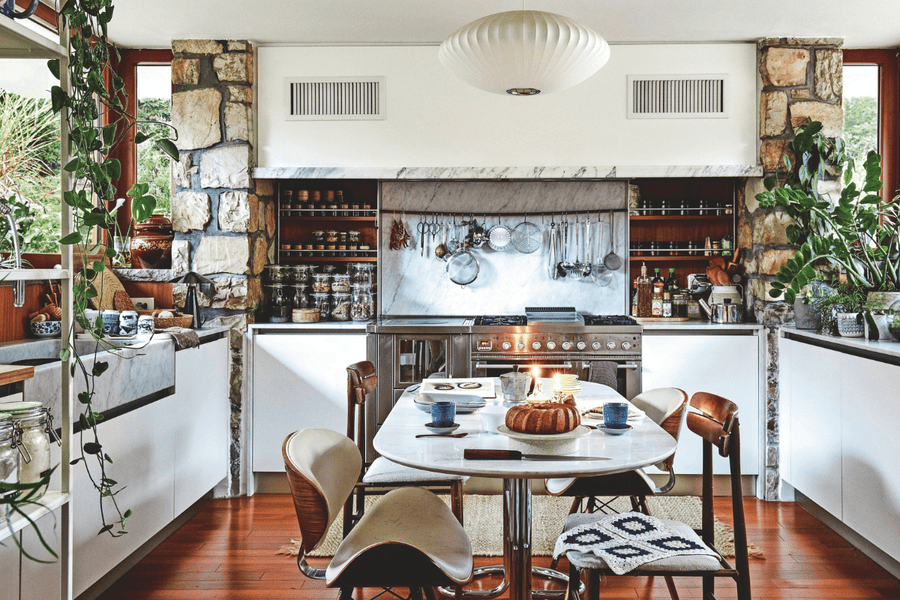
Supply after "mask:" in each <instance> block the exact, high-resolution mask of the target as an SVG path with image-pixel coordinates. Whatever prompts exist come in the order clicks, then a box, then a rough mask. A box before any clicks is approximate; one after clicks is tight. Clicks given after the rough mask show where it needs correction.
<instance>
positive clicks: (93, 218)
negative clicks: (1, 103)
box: [48, 0, 178, 537]
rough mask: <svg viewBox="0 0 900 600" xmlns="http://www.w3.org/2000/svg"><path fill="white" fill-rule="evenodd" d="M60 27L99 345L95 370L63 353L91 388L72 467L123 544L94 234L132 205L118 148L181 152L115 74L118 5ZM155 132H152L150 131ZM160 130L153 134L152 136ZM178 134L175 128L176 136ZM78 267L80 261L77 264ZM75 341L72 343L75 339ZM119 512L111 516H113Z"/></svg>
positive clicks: (78, 213) (142, 209)
mask: <svg viewBox="0 0 900 600" xmlns="http://www.w3.org/2000/svg"><path fill="white" fill-rule="evenodd" d="M59 14H60V27H61V28H62V27H67V28H68V31H69V57H68V65H67V71H66V72H64V73H61V72H60V69H61V65H60V61H59V60H51V61H49V63H48V66H49V68H50V71H51V72H52V73H53V75H54V76H55V77H56V78H57V79H60V78H61V76H62V77H64V78H66V79H67V80H68V90H66V89H64V86H62V85H56V86H53V88H52V89H51V101H52V104H53V110H54V111H56V112H61V114H62V115H63V118H64V119H65V121H66V123H67V124H68V130H69V145H68V148H67V150H68V154H69V160H68V162H67V164H65V165H64V166H63V169H64V170H65V171H66V172H68V173H70V174H71V181H73V182H74V184H73V189H64V190H62V197H63V201H64V202H65V203H66V204H67V205H69V206H70V207H71V209H72V214H73V220H74V227H73V229H72V232H71V233H69V234H68V235H66V236H65V237H63V238H62V239H61V240H60V244H64V245H76V246H75V248H76V250H77V252H78V253H79V254H81V258H82V260H81V261H80V264H81V267H80V269H79V271H78V273H77V274H76V275H77V276H76V281H75V283H74V286H73V289H74V320H75V321H76V322H77V323H78V324H79V325H80V326H81V327H82V328H83V329H84V330H85V331H86V332H88V333H90V334H91V336H92V337H93V339H94V340H95V341H96V343H95V344H93V345H92V352H91V354H93V356H94V361H93V364H92V365H91V366H90V367H89V366H88V364H87V362H86V361H85V360H83V359H84V358H85V357H86V356H87V354H85V355H84V356H82V355H81V354H79V352H78V347H76V346H75V345H74V344H69V345H67V346H65V347H63V349H62V350H61V358H62V359H63V360H64V361H65V360H68V359H69V357H70V356H71V357H72V359H73V361H74V367H73V368H74V370H75V371H77V373H78V375H79V377H80V378H81V379H83V381H84V391H82V392H80V393H79V394H78V402H79V403H80V407H81V408H80V414H79V416H78V422H79V425H80V438H79V441H80V443H79V446H80V452H78V453H77V454H76V456H75V458H74V459H73V460H72V461H71V463H72V464H73V465H75V464H79V463H81V464H82V465H83V466H84V468H85V469H86V471H87V474H88V477H89V478H90V480H91V482H92V484H93V486H94V488H95V489H96V490H97V492H98V493H99V496H100V502H99V504H100V516H101V520H102V523H103V526H102V528H101V529H100V531H99V533H100V534H102V533H109V534H110V535H112V536H113V537H117V536H120V535H123V534H125V533H127V531H126V528H125V521H126V519H127V518H128V517H129V516H130V515H131V511H130V510H122V508H121V507H119V505H118V502H117V500H116V495H117V494H118V492H119V491H121V490H122V488H123V485H122V484H120V483H119V482H117V481H115V480H113V479H112V478H111V477H109V475H108V473H107V466H108V465H109V464H112V462H113V461H112V457H110V456H109V454H107V453H106V452H105V451H104V449H103V444H102V443H101V441H100V438H99V436H98V432H97V424H98V423H99V422H100V420H101V419H102V418H103V416H102V415H101V414H100V413H98V412H96V411H95V410H94V406H93V400H94V394H95V391H96V386H95V380H96V378H97V377H100V376H101V375H102V374H103V373H104V372H105V371H106V370H107V368H108V367H109V363H107V362H105V361H101V360H98V359H97V358H98V357H97V353H98V352H99V351H100V350H101V348H102V349H112V346H111V344H109V342H108V340H106V339H105V337H104V334H103V322H102V319H100V318H99V317H98V318H97V319H95V320H88V318H87V317H86V315H85V310H86V309H87V308H88V302H89V301H90V300H91V299H96V298H98V296H99V295H100V294H101V293H102V289H101V290H98V289H97V288H96V287H95V285H94V284H93V283H92V280H94V278H95V277H96V276H97V275H98V274H99V273H101V272H102V271H103V270H104V269H105V268H106V266H105V264H104V262H103V260H93V261H91V260H90V259H89V258H88V257H89V256H90V254H92V253H91V251H90V247H91V245H92V239H94V238H93V236H94V232H95V231H97V230H98V228H99V229H100V230H106V231H107V232H108V234H109V236H108V238H107V239H114V236H115V235H116V234H119V235H121V232H118V231H116V213H117V212H118V211H119V209H120V208H121V206H122V203H123V202H124V200H123V199H116V187H115V183H116V181H117V180H118V179H119V177H120V176H121V174H122V165H121V164H120V162H119V161H118V160H117V159H115V158H112V155H113V153H114V150H115V148H116V147H117V146H118V145H119V144H120V143H122V141H123V140H125V139H126V137H127V136H130V135H132V134H133V135H134V137H135V142H136V143H138V144H141V143H152V144H155V145H156V146H157V147H159V149H160V150H162V151H163V152H165V153H166V154H168V155H169V156H170V157H172V158H174V159H177V158H178V150H177V149H176V147H175V144H174V143H173V141H172V139H170V138H169V137H166V136H164V135H163V134H162V133H159V128H158V125H159V122H157V121H153V122H152V123H151V122H141V121H138V120H137V119H136V118H135V117H134V116H133V115H130V114H128V112H127V111H126V110H125V106H126V103H125V101H126V97H125V95H124V93H123V90H124V87H125V82H124V81H123V80H122V78H121V77H119V76H118V75H117V74H116V73H115V71H114V69H113V68H112V57H114V56H115V57H116V58H118V51H117V50H116V49H115V47H113V46H111V45H110V44H109V40H108V37H107V35H108V26H109V23H110V21H111V20H112V16H113V3H112V0H65V1H64V2H63V3H62V6H61V7H60V13H59ZM150 125H152V126H155V127H152V128H151V127H147V131H144V128H145V126H150ZM151 131H152V133H151ZM169 133H172V134H173V135H174V129H171V128H170V130H169ZM148 187H149V186H148V185H147V184H145V183H136V184H135V185H134V187H132V188H131V190H129V192H128V194H129V195H130V196H131V198H132V201H131V212H132V216H133V218H134V220H135V221H137V222H140V221H142V220H144V219H146V218H147V217H149V216H150V215H152V214H153V210H154V208H155V207H156V198H154V197H153V196H152V195H150V194H148V193H147V191H148ZM105 252H106V258H110V259H112V258H115V256H116V250H115V249H114V248H112V247H109V248H106V250H105ZM76 262H77V261H76ZM69 339H71V338H69ZM110 507H111V512H112V513H114V514H111V513H108V512H107V511H108V509H109V508H110Z"/></svg>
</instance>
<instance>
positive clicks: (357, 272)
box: [350, 232, 375, 285]
mask: <svg viewBox="0 0 900 600" xmlns="http://www.w3.org/2000/svg"><path fill="white" fill-rule="evenodd" d="M357 233H358V232H357ZM350 283H365V284H367V285H372V284H373V283H375V265H374V264H372V263H350Z"/></svg>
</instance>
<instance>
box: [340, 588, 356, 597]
mask: <svg viewBox="0 0 900 600" xmlns="http://www.w3.org/2000/svg"><path fill="white" fill-rule="evenodd" d="M338 600H353V588H341V591H340V594H338Z"/></svg>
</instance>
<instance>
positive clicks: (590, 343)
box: [472, 333, 641, 355]
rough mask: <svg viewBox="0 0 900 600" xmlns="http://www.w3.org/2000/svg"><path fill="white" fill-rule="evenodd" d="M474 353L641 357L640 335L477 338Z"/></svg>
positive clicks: (502, 334)
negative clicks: (625, 355)
mask: <svg viewBox="0 0 900 600" xmlns="http://www.w3.org/2000/svg"><path fill="white" fill-rule="evenodd" d="M472 339H473V350H474V351H475V352H479V353H486V352H490V353H494V354H534V353H545V354H572V353H584V354H591V355H604V354H618V355H621V354H635V355H640V353H641V335H640V334H639V333H589V334H584V333H578V334H565V333H500V334H494V335H490V334H484V333H481V334H474V335H473V336H472Z"/></svg>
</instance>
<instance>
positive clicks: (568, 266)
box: [556, 216, 575, 277]
mask: <svg viewBox="0 0 900 600" xmlns="http://www.w3.org/2000/svg"><path fill="white" fill-rule="evenodd" d="M562 226H563V229H562V239H561V246H560V247H561V249H562V251H561V252H560V262H559V263H558V264H557V266H556V271H557V273H558V274H559V276H560V277H567V276H568V275H569V273H571V272H572V269H574V268H575V265H574V264H573V263H572V262H571V261H570V260H569V217H568V216H566V217H565V221H563V223H562Z"/></svg>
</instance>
